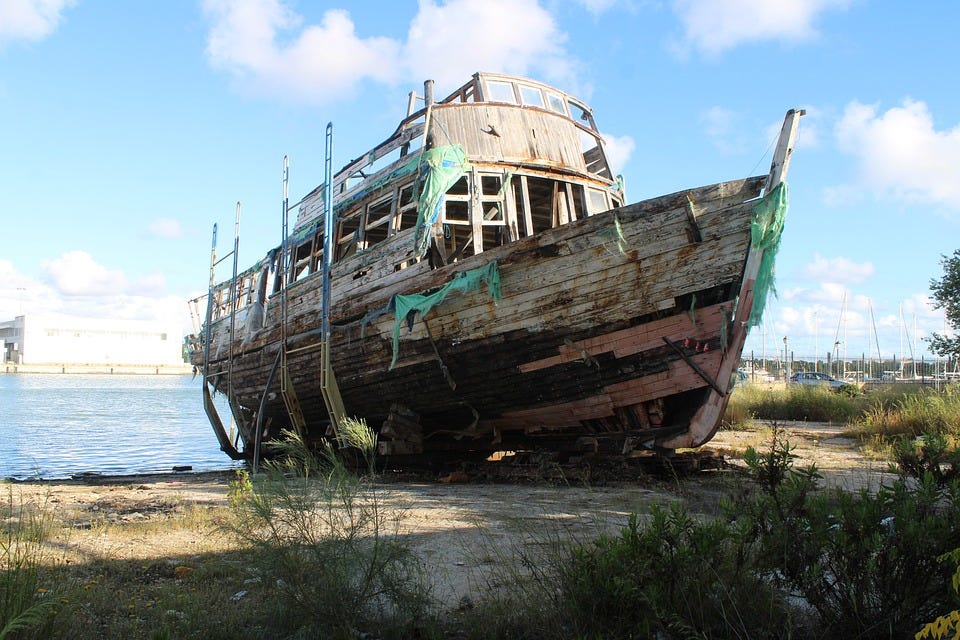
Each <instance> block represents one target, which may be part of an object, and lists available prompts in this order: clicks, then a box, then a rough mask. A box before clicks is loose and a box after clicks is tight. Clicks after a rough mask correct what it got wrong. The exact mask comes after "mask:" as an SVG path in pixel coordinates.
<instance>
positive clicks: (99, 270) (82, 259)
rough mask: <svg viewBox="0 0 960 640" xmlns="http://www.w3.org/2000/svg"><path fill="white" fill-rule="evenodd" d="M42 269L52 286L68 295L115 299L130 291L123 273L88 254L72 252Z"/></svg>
mask: <svg viewBox="0 0 960 640" xmlns="http://www.w3.org/2000/svg"><path fill="white" fill-rule="evenodd" d="M41 268H42V269H43V272H44V274H45V275H46V278H47V280H48V282H49V283H50V285H51V286H52V287H53V288H54V289H55V290H56V291H58V292H60V293H62V294H65V295H73V296H91V295H112V294H117V293H122V292H124V291H125V290H126V288H127V278H126V276H125V275H124V274H123V271H120V270H110V269H107V268H106V267H104V266H103V265H102V264H100V263H99V262H97V261H96V260H94V259H93V256H91V255H90V254H89V253H87V252H86V251H68V252H67V253H65V254H63V255H62V256H60V257H59V258H55V259H53V260H46V261H44V262H43V263H41Z"/></svg>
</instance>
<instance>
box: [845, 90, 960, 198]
mask: <svg viewBox="0 0 960 640" xmlns="http://www.w3.org/2000/svg"><path fill="white" fill-rule="evenodd" d="M836 136H837V142H838V144H839V145H840V148H841V149H842V150H843V151H846V152H847V153H849V154H851V155H852V156H854V157H855V158H857V160H858V161H859V173H860V175H859V178H858V179H859V182H860V186H861V187H865V188H868V189H870V190H872V191H873V192H874V193H875V194H876V195H877V196H888V195H892V196H893V197H895V198H897V199H900V200H902V201H905V202H923V203H935V204H939V205H944V206H947V207H950V208H954V209H957V208H960V125H957V126H955V127H954V128H953V129H949V130H942V131H938V130H937V129H936V128H935V126H934V123H933V117H932V116H931V114H930V111H929V109H928V108H927V105H926V104H924V103H923V102H918V101H914V100H909V99H907V100H904V102H903V106H900V107H894V108H891V109H889V110H887V111H886V112H884V113H879V112H878V109H877V106H876V105H865V104H861V103H859V102H851V103H850V104H849V105H847V107H846V109H845V111H844V114H843V117H842V118H841V119H840V121H839V123H838V124H837V126H836ZM849 191H850V187H840V188H837V189H835V190H834V191H833V192H832V193H834V194H839V195H841V196H842V195H843V194H844V193H848V192H849Z"/></svg>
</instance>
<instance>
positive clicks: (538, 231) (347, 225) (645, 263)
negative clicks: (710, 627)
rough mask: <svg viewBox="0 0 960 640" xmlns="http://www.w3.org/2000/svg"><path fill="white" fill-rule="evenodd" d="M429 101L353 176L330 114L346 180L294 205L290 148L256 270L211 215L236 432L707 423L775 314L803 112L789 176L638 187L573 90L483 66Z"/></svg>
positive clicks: (541, 431) (667, 437) (684, 442)
mask: <svg viewBox="0 0 960 640" xmlns="http://www.w3.org/2000/svg"><path fill="white" fill-rule="evenodd" d="M418 99H419V96H416V95H415V94H411V96H410V103H409V108H408V116H407V117H406V118H405V119H404V120H403V121H402V122H401V123H400V125H399V127H398V128H397V129H396V131H395V132H394V133H393V135H391V136H390V137H389V138H387V139H386V140H385V141H384V142H383V143H382V144H380V145H378V146H377V147H376V148H374V149H373V150H371V151H370V152H368V153H366V154H364V155H362V156H360V158H359V159H357V160H354V161H352V162H350V163H349V164H348V165H347V166H346V167H345V168H343V169H342V170H341V171H339V172H338V173H337V174H336V175H335V176H332V175H331V171H330V169H329V165H330V161H331V157H332V152H331V151H330V139H329V136H330V134H329V128H328V147H327V148H328V151H327V163H328V169H327V176H326V179H325V181H324V183H323V184H321V185H320V186H319V187H317V188H316V189H315V190H314V191H313V192H311V193H310V194H308V195H307V196H306V197H304V198H303V199H302V200H301V201H300V202H299V203H298V204H296V205H290V204H289V202H288V199H287V196H286V184H287V181H286V164H285V165H284V182H283V184H284V196H283V202H284V206H283V228H284V234H283V235H284V241H283V242H282V243H281V244H280V246H278V247H277V248H276V249H274V250H272V251H270V252H269V253H268V254H267V255H266V257H264V258H263V259H262V260H260V261H258V262H257V263H256V264H255V265H253V266H252V267H250V268H249V269H247V270H245V271H243V272H241V273H237V266H236V264H237V263H236V246H237V245H236V244H235V245H234V252H233V255H234V270H233V275H232V277H230V278H228V279H226V280H225V281H223V282H220V283H217V282H216V278H215V276H214V272H215V268H214V267H215V265H216V264H217V259H216V228H214V250H213V255H212V256H211V280H210V291H209V294H208V296H206V299H205V300H204V299H203V298H200V299H197V300H194V301H192V304H193V308H194V311H195V312H196V313H197V314H198V315H199V314H200V313H201V310H202V308H203V306H204V304H205V305H206V320H205V322H204V323H203V326H202V330H201V331H200V333H199V335H198V336H197V338H196V348H195V349H194V350H193V352H192V361H193V363H194V364H195V365H196V366H197V367H198V368H200V369H201V370H202V373H203V380H204V385H203V388H204V402H205V407H206V408H207V412H208V415H209V416H210V420H211V423H212V424H213V427H214V431H215V433H216V435H217V437H218V438H219V440H220V445H221V447H222V448H223V450H224V451H225V452H227V453H228V454H229V455H231V456H232V457H235V458H242V457H250V456H254V455H257V456H259V455H260V454H259V451H260V443H261V442H266V441H267V440H268V439H269V438H270V437H272V436H275V435H276V434H278V433H279V432H280V430H281V429H292V430H295V431H297V432H299V433H300V434H302V435H303V436H304V437H306V438H307V439H308V440H309V439H318V438H321V437H329V436H331V435H336V433H337V426H338V424H339V422H340V421H341V420H342V419H343V417H344V416H356V417H359V418H363V419H365V420H366V422H367V424H368V425H369V426H371V427H372V428H373V429H374V430H376V431H377V432H378V437H379V449H380V453H381V454H386V455H396V456H400V455H424V456H435V457H443V456H446V455H462V456H471V455H484V456H485V455H488V454H490V453H492V452H495V451H498V450H501V451H506V450H548V451H557V452H600V453H603V452H614V453H618V454H619V453H629V452H631V451H639V450H644V449H646V450H650V449H664V450H670V449H676V448H681V447H694V446H697V445H700V444H702V443H704V442H706V441H708V440H709V439H710V438H711V437H712V436H713V434H714V432H715V430H716V429H717V426H718V424H719V422H720V420H721V417H722V415H723V412H724V408H725V406H726V403H727V399H728V397H729V395H728V394H729V392H730V390H731V389H732V386H733V385H732V378H733V376H734V373H735V371H736V370H737V365H738V362H739V358H740V353H741V350H742V348H743V344H744V340H745V338H746V334H747V331H748V329H749V327H750V326H751V323H756V322H757V319H758V314H759V312H760V311H761V310H762V305H763V297H764V296H765V293H766V290H767V288H768V285H769V282H770V276H771V272H772V259H773V256H774V254H775V251H776V247H777V245H778V242H779V238H780V233H781V231H782V223H783V216H784V212H785V206H786V184H785V183H784V182H783V179H784V176H785V174H786V170H787V165H788V162H789V159H790V155H791V151H792V146H793V139H794V136H795V134H796V129H797V124H798V120H799V117H800V116H801V115H802V112H800V111H796V110H791V111H789V112H788V113H787V115H786V118H785V120H784V123H783V128H782V131H781V134H780V139H779V142H778V144H777V147H776V151H775V153H774V157H773V163H772V167H771V170H770V173H769V174H768V175H766V176H757V177H747V178H741V179H736V180H731V181H729V182H721V183H717V184H712V185H708V186H702V187H698V188H692V189H689V190H686V191H681V192H678V193H672V194H669V195H664V196H661V197H657V198H653V199H650V200H644V201H642V202H637V203H635V204H629V205H628V204H627V203H626V202H625V201H624V198H625V196H624V189H623V186H622V183H621V182H619V181H618V179H617V177H616V176H614V175H613V173H612V172H611V169H610V166H609V164H608V162H607V158H606V154H605V151H604V144H603V139H602V137H601V135H600V133H599V130H598V129H597V126H596V124H595V122H594V118H593V114H592V111H591V110H590V108H589V107H588V106H587V105H586V104H584V103H583V102H582V101H580V100H578V99H576V98H574V97H573V96H570V95H568V94H566V93H564V92H563V91H560V90H558V89H555V88H553V87H550V86H547V85H545V84H542V83H539V82H535V81H532V80H528V79H526V78H520V77H513V76H506V75H499V74H490V73H477V74H475V75H474V76H473V78H472V79H471V80H470V81H469V82H467V83H466V84H465V85H463V86H462V87H461V88H459V89H457V90H456V91H454V92H453V93H452V94H450V95H449V96H447V97H446V98H444V99H442V100H439V101H434V100H433V98H432V84H431V83H429V82H428V83H426V84H425V88H424V96H423V101H424V106H423V108H419V109H417V108H416V106H417V100H418ZM331 184H332V187H329V188H328V186H327V185H331ZM761 195H762V197H761ZM294 210H296V211H297V219H296V223H295V226H294V228H293V229H292V232H290V233H289V234H288V233H287V231H286V230H287V219H288V215H290V213H292V211H294ZM326 227H329V228H330V229H331V230H332V231H333V233H331V234H330V235H329V237H328V236H325V235H324V232H325V230H326V229H325V228H326ZM325 245H326V246H325ZM223 259H224V258H221V261H222V260H223ZM325 289H326V290H325ZM325 300H326V302H325ZM215 393H222V394H225V396H226V399H227V401H228V403H229V407H230V411H231V413H232V418H233V422H234V423H235V425H236V432H235V435H233V436H232V437H231V435H230V434H228V433H227V430H226V429H225V428H224V424H223V420H222V419H221V418H220V416H219V415H218V413H217V410H216V406H215V404H214V403H213V401H212V396H213V394H215Z"/></svg>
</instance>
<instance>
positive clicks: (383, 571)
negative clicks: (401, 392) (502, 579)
mask: <svg viewBox="0 0 960 640" xmlns="http://www.w3.org/2000/svg"><path fill="white" fill-rule="evenodd" d="M365 430H366V431H369V430H368V429H367V427H366V425H365V424H363V423H362V422H355V423H352V424H351V425H350V426H349V428H348V429H347V430H341V436H342V437H344V438H347V441H345V442H343V443H342V444H345V445H348V446H349V445H359V446H362V447H366V450H361V451H360V454H361V456H363V458H364V459H366V460H368V461H369V462H370V463H371V465H372V462H373V448H375V446H376V441H375V438H374V437H373V436H372V434H363V433H362V431H365ZM285 435H286V440H285V441H284V442H283V443H282V447H283V449H284V452H285V455H284V457H283V458H282V459H278V460H276V461H272V462H269V463H267V464H266V465H264V467H265V473H264V474H263V475H262V476H257V477H254V478H253V483H252V488H251V490H250V491H249V493H247V494H246V496H245V497H244V499H242V500H238V501H236V503H235V509H234V513H235V516H236V519H235V521H234V523H233V525H232V528H233V530H234V532H235V533H236V534H237V535H238V536H239V538H240V539H241V540H242V541H244V542H246V543H248V544H250V545H251V546H252V547H253V550H252V553H251V556H250V561H251V563H252V564H253V565H254V566H256V568H257V569H258V570H259V572H260V574H261V575H262V577H263V584H264V585H266V588H268V589H270V591H271V592H273V593H274V594H275V598H276V602H277V611H278V614H279V615H278V618H279V619H278V620H277V621H276V624H277V626H278V627H279V628H281V629H287V630H289V631H291V632H293V633H294V634H302V633H306V632H307V631H308V630H309V633H310V634H312V635H311V637H313V636H314V635H316V637H332V638H348V637H350V638H352V637H356V634H357V633H360V632H363V631H367V632H369V631H372V630H375V631H376V632H377V634H378V637H381V638H383V637H408V636H410V635H411V634H414V633H422V629H421V627H426V628H430V627H431V624H429V623H430V622H431V618H430V609H429V607H430V602H431V601H430V596H429V591H428V589H427V587H426V586H425V584H424V581H423V572H422V569H421V566H420V563H419V561H418V559H417V558H416V556H415V555H414V554H413V553H412V552H411V551H410V549H409V548H408V547H407V546H406V545H405V544H404V543H403V541H402V540H401V538H400V536H399V535H398V530H397V529H398V526H399V524H398V518H399V516H394V515H392V514H391V513H390V512H389V511H388V510H387V509H386V508H385V507H384V506H383V505H382V504H381V500H380V497H379V495H378V493H377V489H376V486H375V485H374V483H373V481H372V479H369V478H368V479H363V478H360V477H358V476H357V475H356V474H354V473H353V472H352V471H350V470H349V469H347V468H346V467H345V466H344V464H343V462H342V460H341V457H340V456H339V455H338V452H337V451H335V450H334V448H333V447H332V446H331V445H330V444H329V443H327V444H326V445H325V446H324V447H323V448H322V449H321V451H320V452H319V454H315V453H313V452H311V451H309V450H308V449H307V447H306V446H305V445H304V443H303V441H302V440H300V438H298V437H297V436H296V435H295V434H293V433H286V434H285ZM350 438H353V439H350Z"/></svg>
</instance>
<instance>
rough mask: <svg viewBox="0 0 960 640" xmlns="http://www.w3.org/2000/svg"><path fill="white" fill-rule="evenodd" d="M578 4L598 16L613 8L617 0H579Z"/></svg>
mask: <svg viewBox="0 0 960 640" xmlns="http://www.w3.org/2000/svg"><path fill="white" fill-rule="evenodd" d="M577 4H579V5H581V6H582V7H583V8H584V9H586V10H587V11H589V12H590V13H592V14H593V15H595V16H596V15H600V14H601V13H603V12H605V11H607V10H609V9H611V8H612V7H613V6H614V5H615V4H617V0H577Z"/></svg>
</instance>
